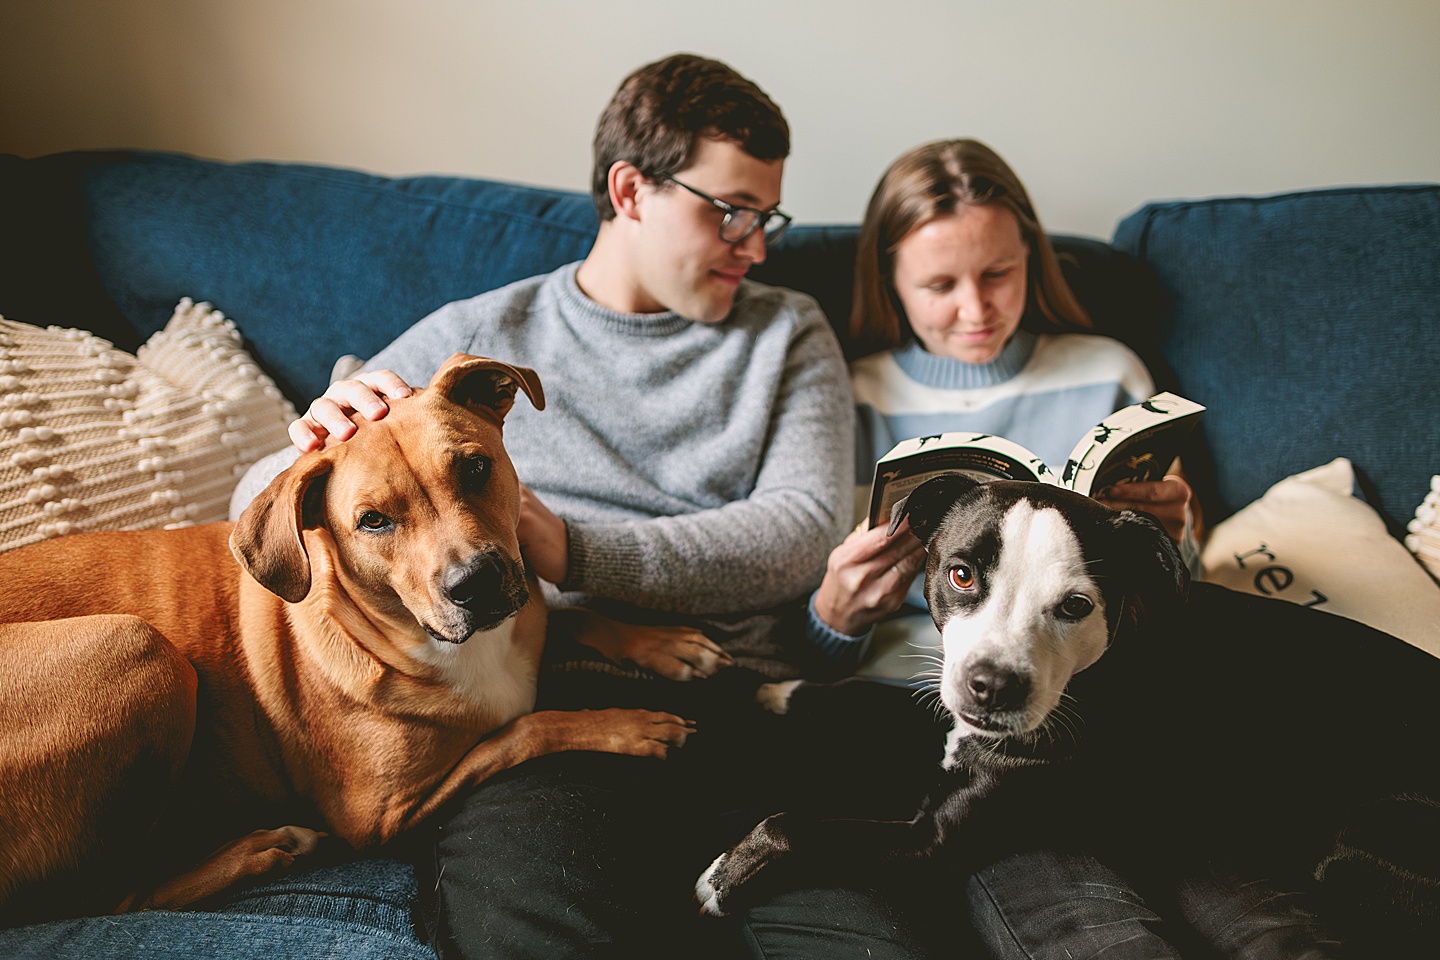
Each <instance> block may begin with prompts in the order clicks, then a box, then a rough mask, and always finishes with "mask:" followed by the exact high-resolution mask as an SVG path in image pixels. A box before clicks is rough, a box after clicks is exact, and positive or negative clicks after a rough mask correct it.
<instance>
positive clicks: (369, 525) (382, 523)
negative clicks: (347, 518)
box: [360, 510, 390, 530]
mask: <svg viewBox="0 0 1440 960" xmlns="http://www.w3.org/2000/svg"><path fill="white" fill-rule="evenodd" d="M388 526H390V518H389V517H387V516H385V514H383V513H381V512H380V511H379V510H366V511H365V512H364V513H362V514H360V528H361V529H362V530H384V529H385V528H386V527H388Z"/></svg>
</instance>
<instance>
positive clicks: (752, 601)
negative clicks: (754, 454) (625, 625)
mask: <svg viewBox="0 0 1440 960" xmlns="http://www.w3.org/2000/svg"><path fill="white" fill-rule="evenodd" d="M803 303H804V306H803V307H802V309H803V310H805V311H806V312H807V315H806V318H805V319H806V322H804V323H801V324H799V325H798V326H797V332H796V335H795V337H794V339H793V340H792V342H791V343H790V346H789V353H788V356H787V360H786V365H785V373H784V377H783V382H782V384H781V386H780V390H779V393H778V395H777V397H776V402H775V405H774V407H773V410H772V413H771V421H770V424H769V436H770V440H769V443H768V445H767V448H766V452H765V455H764V460H763V462H762V463H761V465H760V469H759V471H758V474H757V477H756V482H755V487H754V490H753V492H752V493H751V494H750V496H749V497H747V498H745V499H744V500H740V501H736V502H733V503H729V504H726V505H725V506H723V507H718V508H714V509H710V510H701V511H698V512H695V513H690V514H685V515H681V516H672V517H660V518H657V519H654V520H644V521H636V522H630V523H618V524H590V523H574V522H572V523H569V524H568V541H569V567H568V571H567V574H566V577H565V580H564V581H563V582H562V583H561V584H560V586H561V588H562V589H565V590H578V591H582V592H584V593H588V594H592V595H595V596H604V597H609V598H612V599H616V600H621V601H624V602H628V603H632V604H635V605H638V606H643V607H647V608H650V609H654V610H668V611H676V612H684V613H691V614H702V615H705V614H710V615H714V614H728V613H742V612H746V611H757V610H763V609H767V608H769V607H772V606H774V605H776V604H779V603H782V602H785V601H787V600H791V599H794V598H796V597H799V596H802V595H803V594H804V593H805V592H806V591H807V590H809V589H811V588H812V587H814V586H815V584H816V583H818V582H819V580H820V576H821V573H822V572H823V571H824V568H825V559H826V557H827V556H828V555H829V552H830V550H831V549H832V548H833V547H834V546H835V545H836V544H837V543H839V542H840V541H841V540H842V539H843V538H844V535H845V531H846V530H848V529H849V527H850V523H851V513H852V511H853V509H854V508H853V503H852V501H853V498H854V493H853V489H852V488H853V483H854V480H853V478H852V477H851V472H852V471H853V470H854V455H853V445H854V424H853V419H854V416H853V413H852V410H853V405H852V401H851V397H850V381H849V376H848V373H847V372H846V369H845V362H844V359H843V358H842V356H841V354H840V347H839V344H838V343H837V342H836V341H835V337H834V334H833V333H832V332H831V331H830V328H829V325H828V323H827V322H826V321H825V318H824V316H823V315H822V314H821V313H820V311H819V308H818V307H817V306H815V305H814V303H813V302H812V301H809V300H808V298H806V299H805V300H804V301H803Z"/></svg>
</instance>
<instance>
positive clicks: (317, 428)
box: [290, 370, 415, 453]
mask: <svg viewBox="0 0 1440 960" xmlns="http://www.w3.org/2000/svg"><path fill="white" fill-rule="evenodd" d="M414 392H415V391H414V390H412V389H411V388H410V385H409V384H408V383H406V382H405V381H404V380H402V379H400V377H399V375H398V374H396V373H394V372H393V371H390V370H371V371H367V372H365V373H361V374H358V375H357V376H355V377H354V378H352V379H349V380H337V381H336V382H334V383H332V384H330V386H329V387H328V388H327V389H326V390H325V392H324V394H322V395H321V396H319V397H317V398H316V399H315V402H314V403H312V404H310V409H309V410H307V411H305V415H304V416H303V417H301V418H300V419H299V420H296V421H294V422H292V423H291V424H290V442H291V443H293V444H295V447H296V449H298V450H299V451H300V452H301V453H309V452H310V451H312V450H319V449H320V448H321V447H323V446H324V445H325V442H326V440H327V439H329V440H336V441H344V440H349V439H350V438H351V437H352V436H354V435H355V424H354V423H352V422H351V420H350V415H351V414H352V413H358V414H360V415H361V416H362V417H364V418H365V419H366V420H379V419H380V418H381V417H383V416H385V414H387V413H389V412H390V408H389V407H388V406H387V405H386V403H385V401H386V400H387V399H390V400H398V399H402V398H404V397H408V396H410V395H411V394H412V393H414Z"/></svg>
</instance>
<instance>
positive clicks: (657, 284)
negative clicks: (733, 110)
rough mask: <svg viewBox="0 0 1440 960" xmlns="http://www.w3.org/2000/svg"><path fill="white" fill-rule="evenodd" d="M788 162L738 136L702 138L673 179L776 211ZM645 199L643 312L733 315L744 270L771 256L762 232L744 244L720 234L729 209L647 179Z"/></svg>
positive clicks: (638, 253)
mask: <svg viewBox="0 0 1440 960" xmlns="http://www.w3.org/2000/svg"><path fill="white" fill-rule="evenodd" d="M784 169H785V161H784V160H757V159H755V158H754V157H752V156H750V155H749V154H747V153H746V152H745V151H744V150H742V149H740V146H739V145H738V144H736V143H735V142H734V141H732V140H718V139H712V138H709V137H706V138H702V139H701V140H700V141H699V142H698V143H696V145H695V154H694V157H693V159H692V162H691V163H690V165H689V166H688V167H686V168H685V169H684V170H681V171H678V172H677V173H676V174H675V179H677V180H680V181H683V182H684V183H685V184H686V185H687V186H690V187H693V188H695V189H696V190H699V191H702V192H704V193H707V194H709V195H710V196H712V197H715V198H716V199H718V200H723V201H725V202H726V203H730V204H733V205H735V206H737V207H752V208H754V209H756V210H764V211H768V210H772V209H774V208H775V207H776V206H777V205H778V204H779V203H780V180H781V175H782V174H783V172H784ZM641 191H642V195H641V196H640V198H639V208H640V229H639V230H638V231H637V234H636V242H635V249H634V250H633V254H634V256H635V257H636V279H637V281H638V283H639V286H640V295H639V299H640V301H641V307H640V311H641V312H650V311H661V310H674V311H675V312H676V313H679V314H680V315H681V316H683V317H686V318H687V319H690V320H695V321H698V322H700V323H719V322H721V321H722V320H724V319H725V318H726V317H727V316H729V315H730V310H731V308H732V307H733V306H734V304H735V291H736V290H737V289H738V288H739V286H740V281H741V279H742V278H744V276H745V273H746V271H748V270H749V269H750V268H751V267H752V266H754V265H755V264H757V263H763V262H764V261H765V238H764V236H763V234H762V232H761V231H759V230H756V231H755V232H754V233H752V234H751V235H750V236H748V237H746V238H745V239H744V240H742V241H740V242H739V243H727V242H726V241H724V240H721V239H720V224H721V222H722V221H723V220H724V219H725V213H724V211H722V210H720V209H719V208H717V207H716V206H715V205H714V204H712V203H710V202H709V201H708V200H705V199H703V198H702V197H698V196H696V195H695V194H693V193H691V192H690V191H689V190H686V189H684V188H683V187H680V186H677V185H676V184H673V183H667V182H664V181H659V182H647V183H646V184H645V185H644V186H643V187H641Z"/></svg>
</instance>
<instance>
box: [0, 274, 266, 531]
mask: <svg viewBox="0 0 1440 960" xmlns="http://www.w3.org/2000/svg"><path fill="white" fill-rule="evenodd" d="M294 418H295V410H294V408H293V407H292V406H291V405H290V403H289V401H287V400H286V399H285V398H284V397H283V396H282V395H281V393H280V391H279V389H278V388H277V387H276V386H275V384H274V382H273V381H271V380H270V378H269V377H267V376H265V375H264V374H263V373H261V372H260V369H259V368H258V367H256V366H255V363H254V361H253V360H251V358H250V356H249V355H248V354H247V353H246V352H245V350H244V349H243V348H242V346H241V339H240V334H239V333H238V332H237V331H236V329H235V325H234V324H233V323H231V322H230V321H229V320H226V319H225V316H224V314H222V313H221V312H220V311H218V310H214V309H212V308H211V306H210V305H209V304H208V303H200V304H196V303H192V302H191V301H190V300H188V299H186V300H182V301H181V302H180V304H179V306H178V307H176V309H175V314H174V316H173V317H171V319H170V322H169V323H168V324H167V325H166V327H165V329H164V330H162V331H160V332H158V333H156V334H155V335H154V336H152V337H151V338H150V339H149V341H147V342H146V343H145V344H144V345H142V346H141V347H140V349H139V351H138V354H137V355H136V356H132V355H130V354H128V353H125V352H124V351H122V350H117V349H115V347H114V346H113V345H111V344H110V343H109V342H108V341H106V340H102V339H100V338H99V337H96V336H93V335H91V334H89V333H87V332H85V331H83V330H70V329H65V328H61V327H45V328H42V327H35V326H30V325H28V324H24V323H16V322H14V321H12V320H6V319H4V318H0V550H9V549H12V548H14V547H20V546H24V545H25V544H29V543H35V542H37V541H40V540H43V539H45V538H47V537H53V536H58V535H60V534H65V533H72V532H78V531H83V530H116V529H133V528H140V527H174V526H186V525H189V524H193V523H207V522H210V521H213V520H224V519H225V516H226V511H227V509H228V505H229V500H230V492H231V490H232V488H233V487H234V486H235V483H236V481H238V480H239V478H240V475H241V474H242V473H244V472H245V470H246V468H247V467H249V466H250V464H251V463H254V462H255V461H256V460H257V459H259V458H260V457H262V456H264V455H265V454H267V453H271V452H273V451H275V450H278V449H280V448H281V447H283V446H285V444H286V443H287V442H289V441H288V437H287V435H286V425H287V424H288V423H289V422H290V421H291V420H292V419H294Z"/></svg>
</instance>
